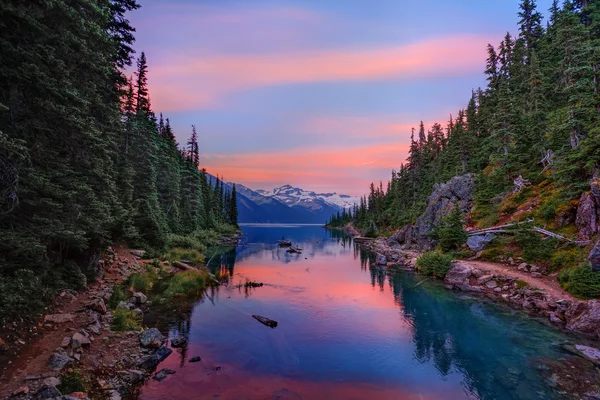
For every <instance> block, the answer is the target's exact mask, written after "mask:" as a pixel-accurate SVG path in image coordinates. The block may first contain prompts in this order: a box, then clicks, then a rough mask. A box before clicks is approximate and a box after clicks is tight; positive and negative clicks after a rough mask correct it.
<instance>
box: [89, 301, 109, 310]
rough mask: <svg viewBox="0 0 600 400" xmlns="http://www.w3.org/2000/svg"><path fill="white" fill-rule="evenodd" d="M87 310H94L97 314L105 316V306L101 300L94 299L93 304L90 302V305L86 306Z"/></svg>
mask: <svg viewBox="0 0 600 400" xmlns="http://www.w3.org/2000/svg"><path fill="white" fill-rule="evenodd" d="M88 308H89V309H90V310H94V311H97V312H99V313H100V314H106V311H107V310H106V304H104V300H103V299H96V300H94V301H93V302H91V303H90V304H88Z"/></svg>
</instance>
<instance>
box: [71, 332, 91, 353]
mask: <svg viewBox="0 0 600 400" xmlns="http://www.w3.org/2000/svg"><path fill="white" fill-rule="evenodd" d="M90 344H92V342H91V341H90V339H88V338H87V337H85V336H84V335H82V334H81V333H79V332H75V333H74V334H73V337H72V338H71V347H72V348H73V349H78V348H80V347H82V346H89V345H90Z"/></svg>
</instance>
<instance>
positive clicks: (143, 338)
mask: <svg viewBox="0 0 600 400" xmlns="http://www.w3.org/2000/svg"><path fill="white" fill-rule="evenodd" d="M163 340H164V337H163V335H162V333H160V331H159V330H158V329H156V328H150V329H146V330H145V331H144V332H142V333H141V334H140V344H141V345H142V347H150V348H156V347H160V345H161V344H162V342H163Z"/></svg>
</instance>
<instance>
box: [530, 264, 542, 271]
mask: <svg viewBox="0 0 600 400" xmlns="http://www.w3.org/2000/svg"><path fill="white" fill-rule="evenodd" d="M529 272H540V267H538V266H537V265H532V266H531V267H530V268H529Z"/></svg>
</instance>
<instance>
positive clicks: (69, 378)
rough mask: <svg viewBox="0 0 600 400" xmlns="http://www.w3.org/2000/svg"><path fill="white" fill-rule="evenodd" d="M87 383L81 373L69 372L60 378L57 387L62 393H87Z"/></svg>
mask: <svg viewBox="0 0 600 400" xmlns="http://www.w3.org/2000/svg"><path fill="white" fill-rule="evenodd" d="M85 386H86V385H85V381H84V380H83V376H82V375H81V372H79V371H73V372H69V373H68V374H66V375H63V376H61V377H60V384H59V385H58V386H57V387H56V388H57V389H58V390H59V391H60V392H61V393H66V394H70V393H73V392H85V391H86V387H85Z"/></svg>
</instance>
